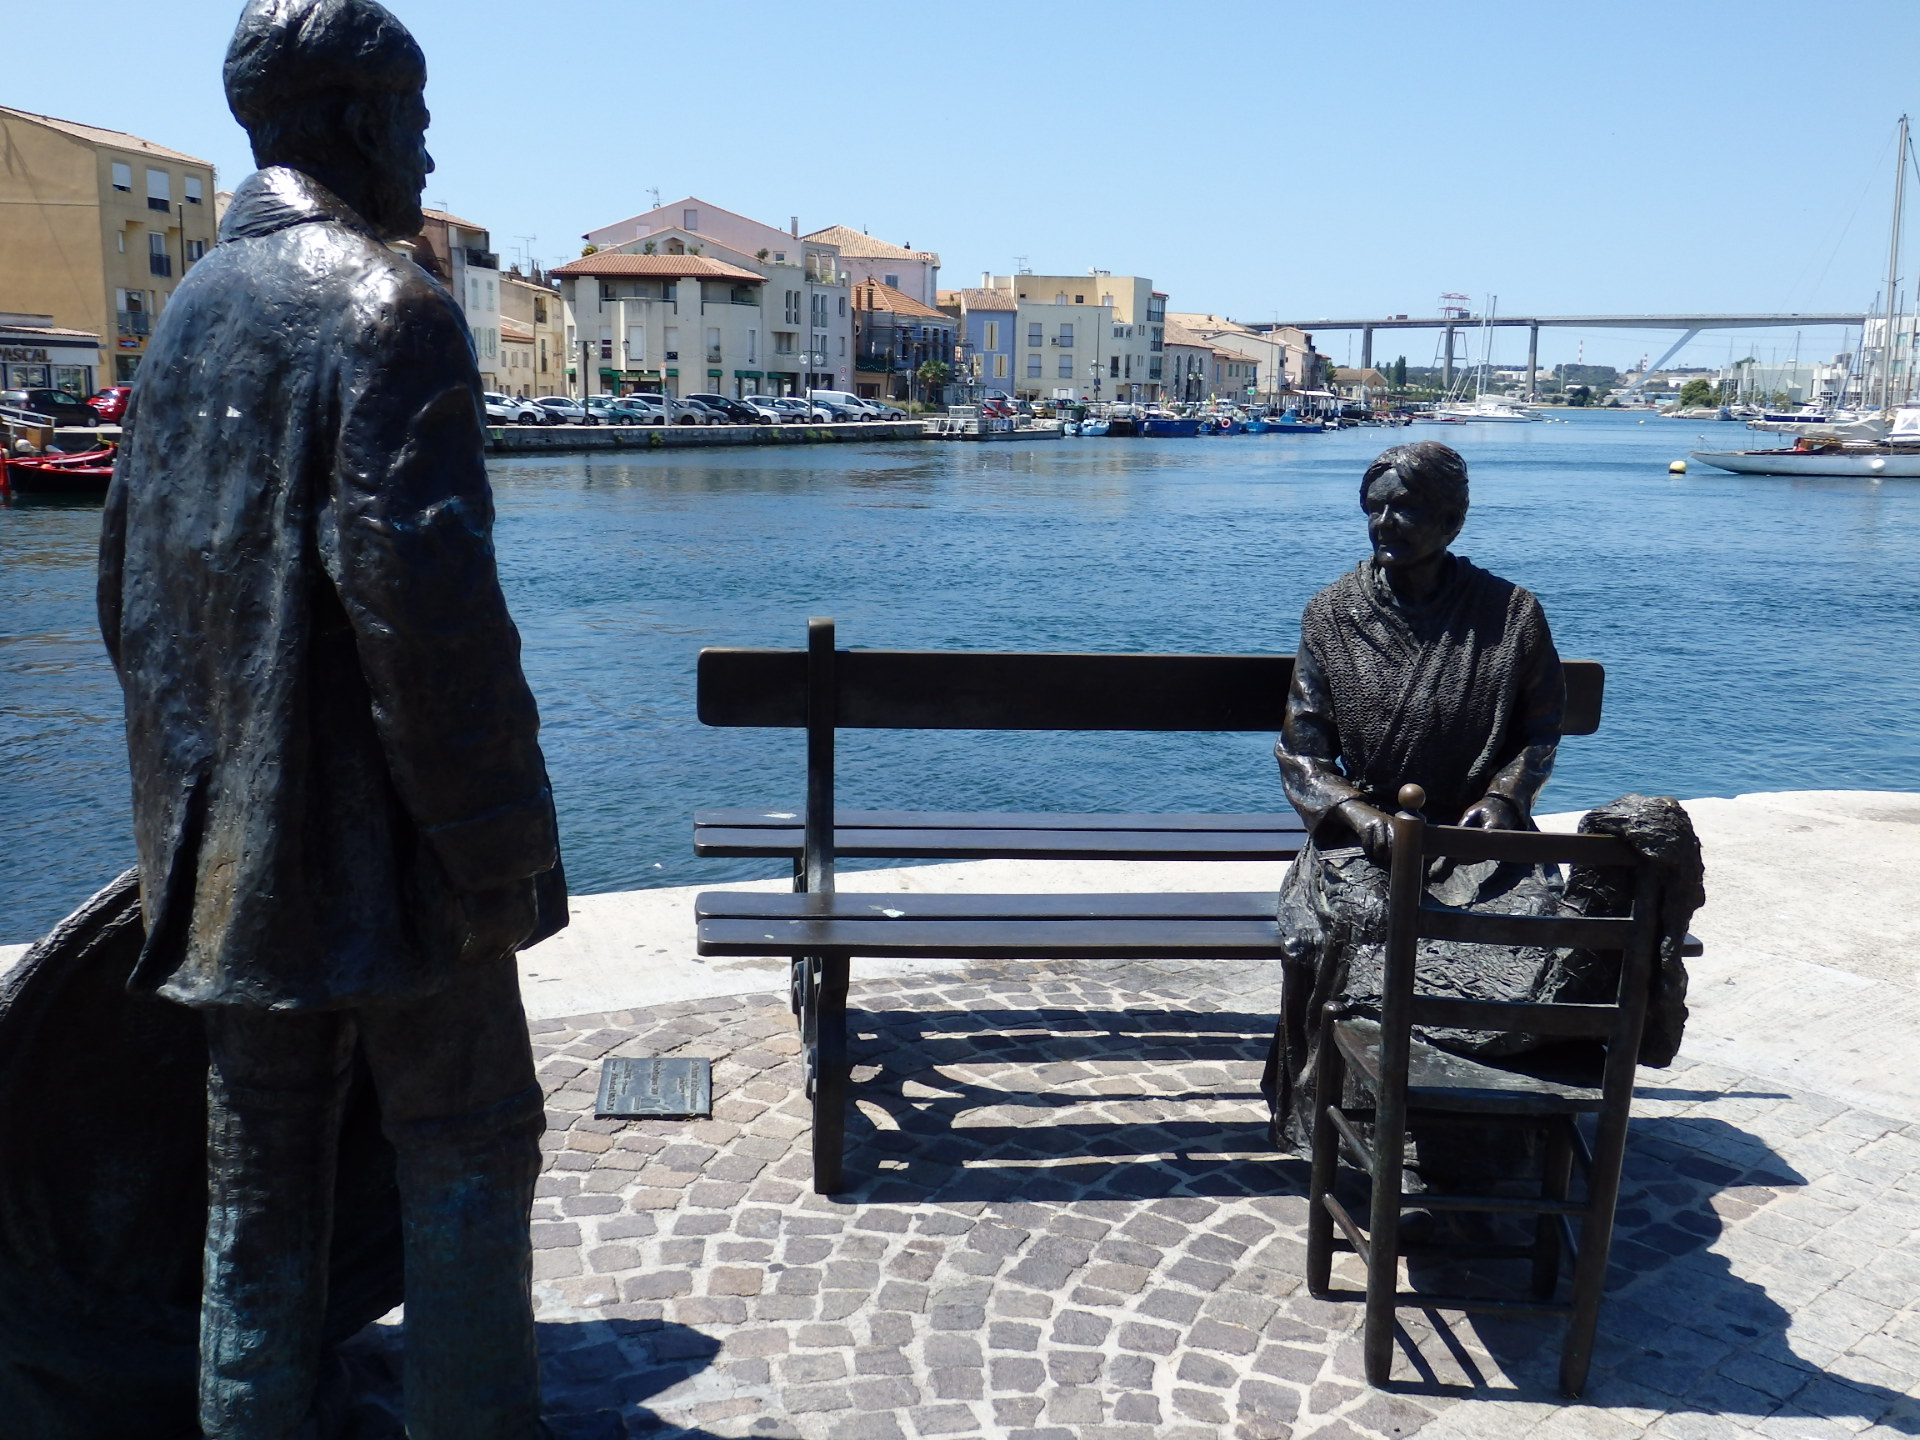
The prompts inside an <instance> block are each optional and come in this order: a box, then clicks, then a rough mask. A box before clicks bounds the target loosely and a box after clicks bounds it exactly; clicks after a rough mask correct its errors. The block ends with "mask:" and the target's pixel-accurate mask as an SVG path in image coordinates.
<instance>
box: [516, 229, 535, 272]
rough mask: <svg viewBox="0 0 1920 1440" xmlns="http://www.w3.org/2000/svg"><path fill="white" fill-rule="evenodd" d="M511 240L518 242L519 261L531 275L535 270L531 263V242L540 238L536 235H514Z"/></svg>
mask: <svg viewBox="0 0 1920 1440" xmlns="http://www.w3.org/2000/svg"><path fill="white" fill-rule="evenodd" d="M513 238H514V239H516V240H518V241H519V242H520V259H521V261H522V262H523V263H524V264H525V265H526V267H527V270H528V272H529V273H531V272H532V271H533V270H534V269H535V268H536V267H535V266H534V263H533V242H534V241H536V240H538V239H539V238H540V237H539V236H538V235H516V236H514V237H513Z"/></svg>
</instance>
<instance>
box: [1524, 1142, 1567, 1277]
mask: <svg viewBox="0 0 1920 1440" xmlns="http://www.w3.org/2000/svg"><path fill="white" fill-rule="evenodd" d="M1572 1123H1573V1122H1572V1121H1571V1120H1568V1119H1560V1120H1556V1121H1554V1122H1553V1123H1552V1124H1551V1125H1549V1126H1548V1127H1547V1159H1546V1169H1545V1171H1544V1172H1543V1173H1542V1175H1541V1177H1540V1198H1541V1199H1543V1200H1564V1199H1566V1198H1567V1186H1568V1181H1569V1179H1570V1177H1571V1176H1572V1173H1573V1136H1572V1135H1570V1134H1569V1133H1568V1130H1567V1127H1568V1126H1569V1125H1571V1124H1572ZM1559 1283H1560V1217H1559V1216H1558V1215H1544V1214H1543V1215H1539V1216H1536V1217H1535V1218H1534V1222H1533V1293H1534V1295H1535V1296H1536V1297H1537V1298H1539V1299H1541V1300H1548V1299H1551V1298H1552V1297H1553V1291H1554V1287H1555V1286H1557V1285H1558V1284H1559Z"/></svg>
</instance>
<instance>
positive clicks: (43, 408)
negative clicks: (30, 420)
mask: <svg viewBox="0 0 1920 1440" xmlns="http://www.w3.org/2000/svg"><path fill="white" fill-rule="evenodd" d="M0 405H4V406H6V407H8V408H9V409H12V410H31V411H32V412H33V413H34V414H36V415H45V416H46V417H47V418H48V419H49V420H51V421H53V423H54V424H56V425H98V424H99V423H100V417H99V416H98V415H96V414H95V413H94V411H93V407H92V406H91V405H89V404H87V402H86V401H84V400H78V399H75V398H74V397H73V396H72V395H69V394H68V393H67V392H66V391H65V390H44V389H40V388H37V387H36V388H32V389H27V390H0Z"/></svg>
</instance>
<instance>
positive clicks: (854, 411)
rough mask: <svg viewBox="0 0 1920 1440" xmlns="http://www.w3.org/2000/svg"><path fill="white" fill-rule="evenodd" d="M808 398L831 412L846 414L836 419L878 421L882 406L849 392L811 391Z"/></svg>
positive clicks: (837, 416)
mask: <svg viewBox="0 0 1920 1440" xmlns="http://www.w3.org/2000/svg"><path fill="white" fill-rule="evenodd" d="M807 398H808V399H809V400H811V401H813V402H814V403H815V404H816V405H825V406H826V407H827V408H828V409H829V410H838V411H843V412H845V413H844V414H843V415H836V416H835V417H834V418H835V419H849V420H878V419H879V418H880V406H878V405H877V404H875V403H874V402H873V401H871V400H863V399H861V398H860V397H859V396H858V395H855V394H853V393H852V392H851V391H848V390H809V391H808V392H807Z"/></svg>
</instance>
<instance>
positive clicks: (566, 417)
mask: <svg viewBox="0 0 1920 1440" xmlns="http://www.w3.org/2000/svg"><path fill="white" fill-rule="evenodd" d="M533 403H534V404H535V405H538V406H539V407H540V408H541V409H542V410H544V411H546V412H547V414H548V415H549V416H551V417H552V418H551V419H549V420H548V421H547V423H548V424H549V425H598V424H599V423H600V422H599V421H598V420H595V419H594V418H593V417H592V416H591V415H589V414H588V413H587V412H586V411H585V410H583V409H582V408H581V407H580V402H579V401H578V400H569V399H568V398H567V397H566V396H565V395H542V396H541V397H540V398H539V399H537V400H535V401H534V402H533Z"/></svg>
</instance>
